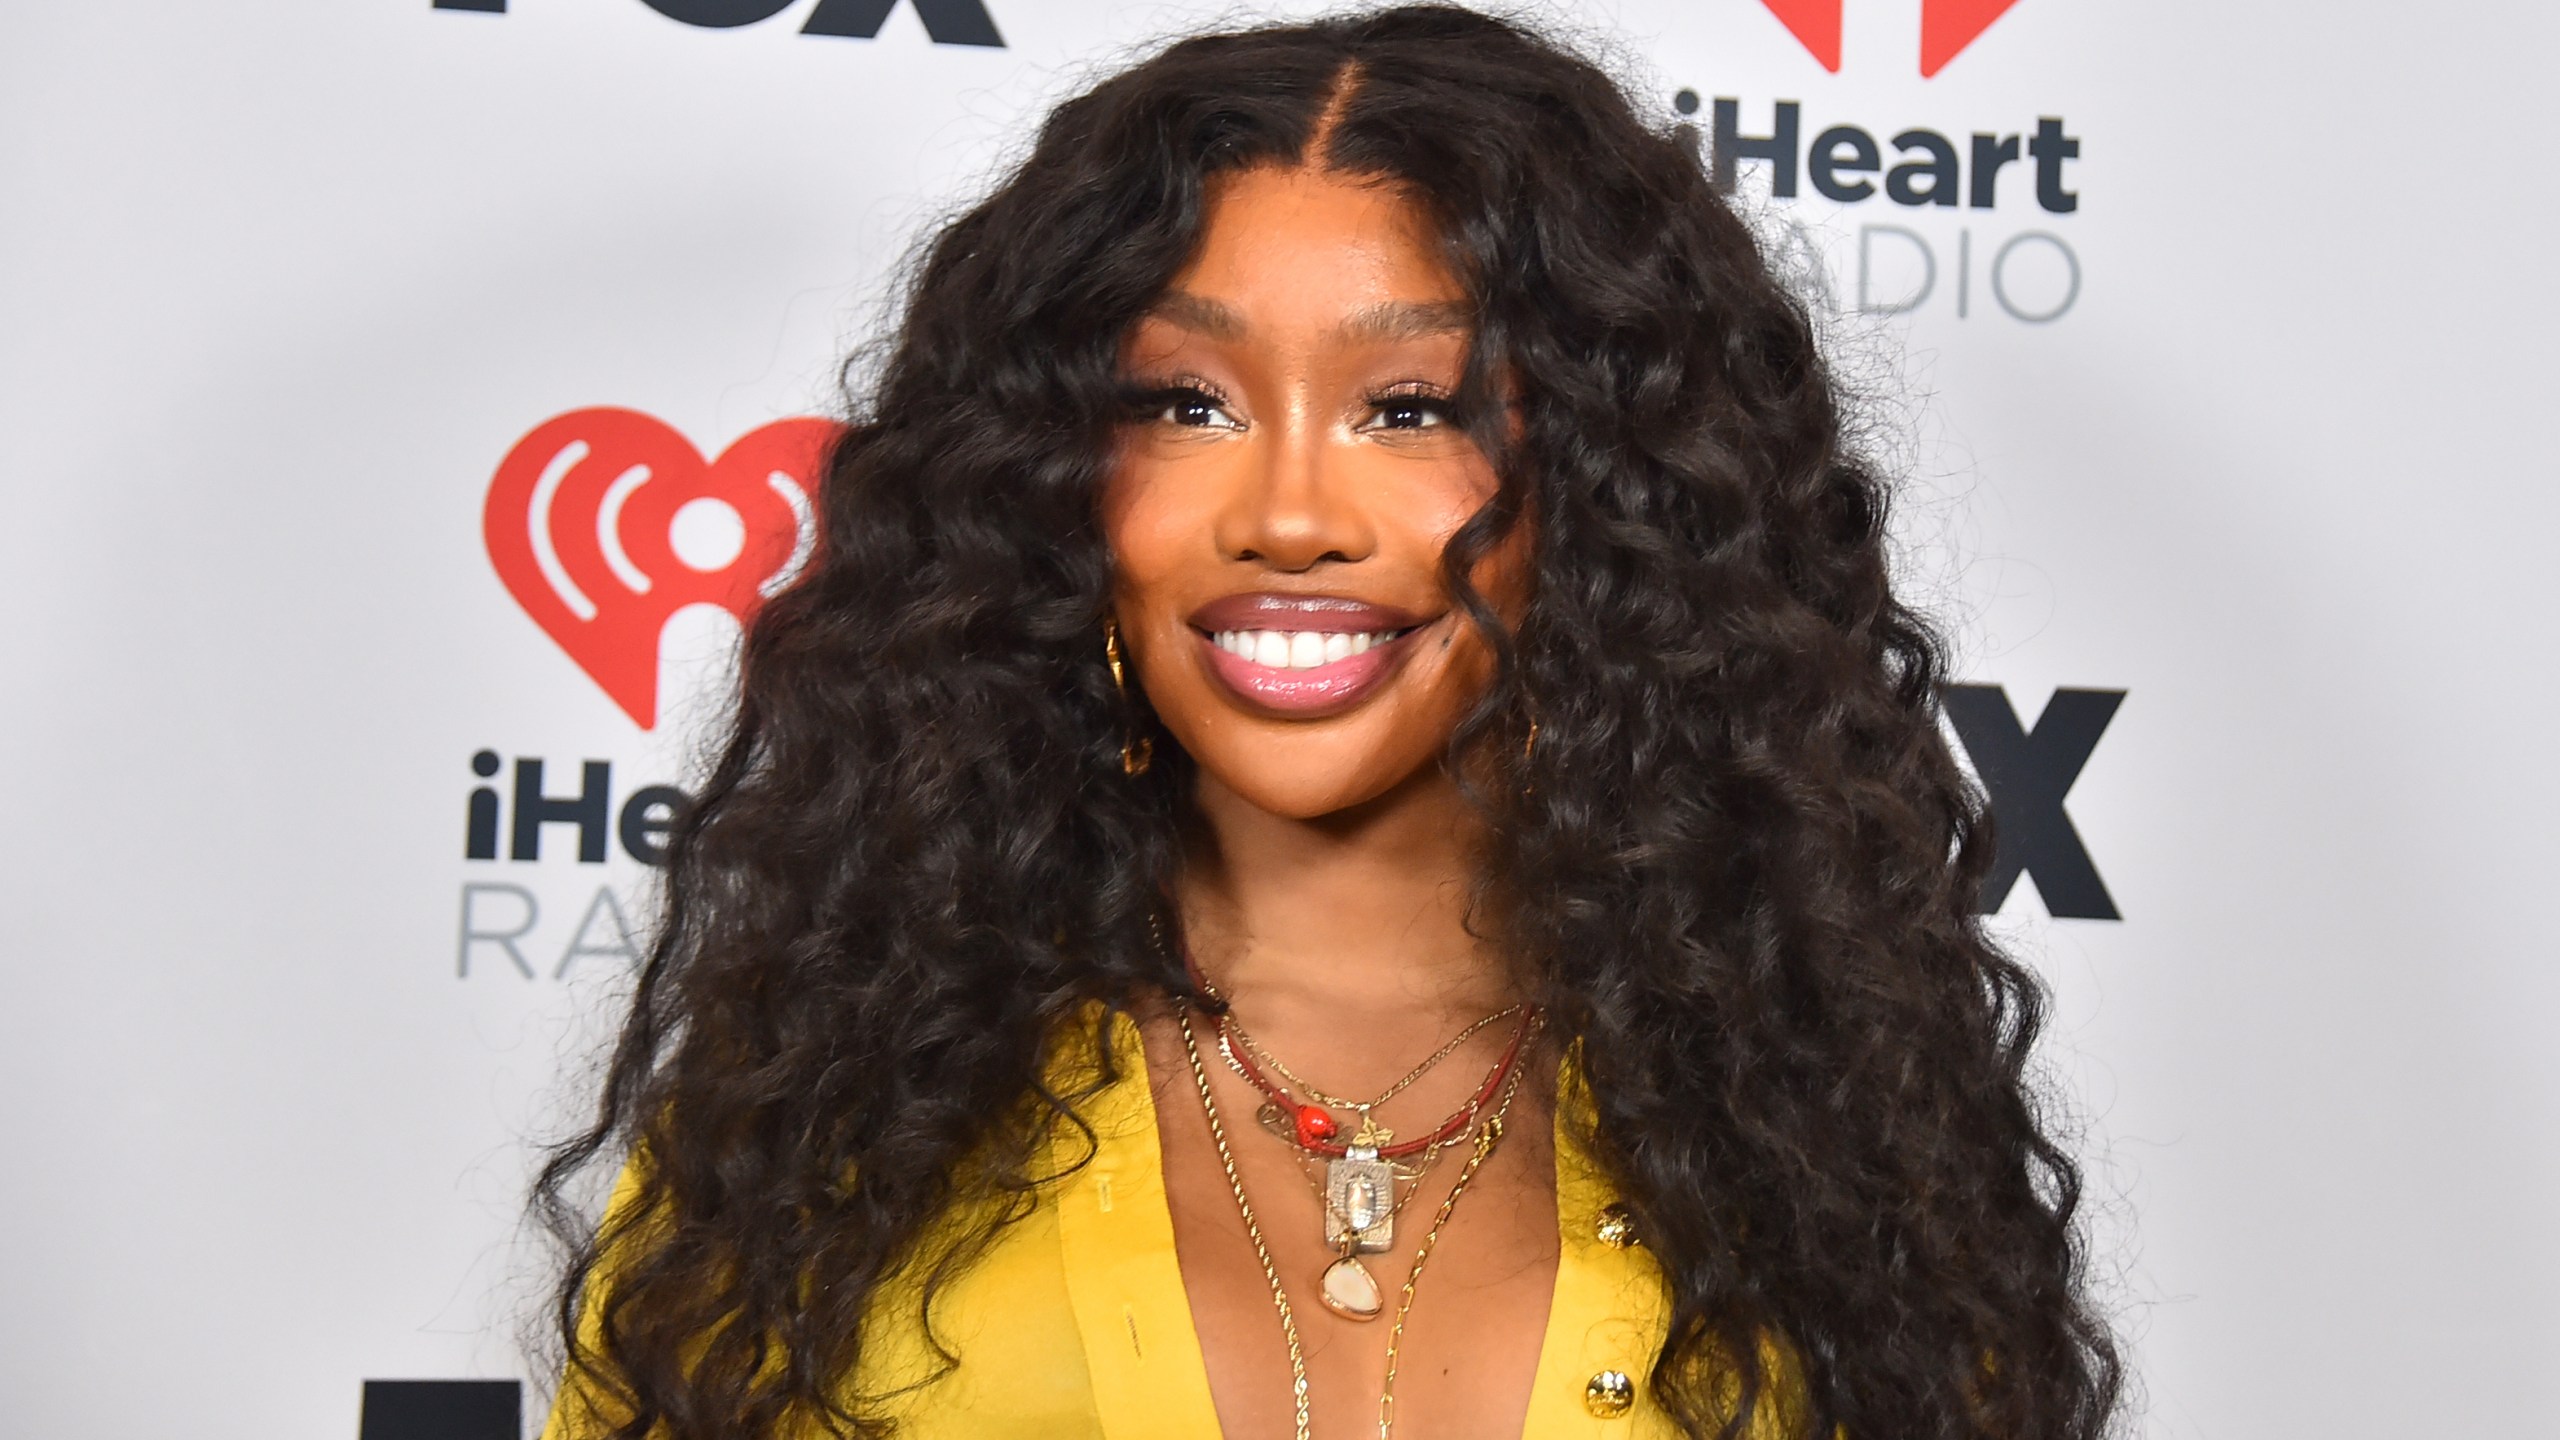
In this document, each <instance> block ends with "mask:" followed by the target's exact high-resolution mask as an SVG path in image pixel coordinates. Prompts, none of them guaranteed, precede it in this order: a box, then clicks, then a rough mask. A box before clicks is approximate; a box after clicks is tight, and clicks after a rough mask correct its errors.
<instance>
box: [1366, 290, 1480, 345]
mask: <svg viewBox="0 0 2560 1440" xmlns="http://www.w3.org/2000/svg"><path fill="white" fill-rule="evenodd" d="M1474 323H1475V311H1474V309H1473V308H1471V307H1470V306H1468V305H1467V304H1466V303H1465V302H1464V301H1459V300H1433V301H1423V302H1415V301H1410V300H1389V301H1382V302H1380V303H1379V304H1376V305H1363V306H1361V307H1360V308H1359V309H1358V310H1355V311H1353V312H1352V314H1351V318H1350V319H1348V320H1345V321H1344V322H1342V333H1344V334H1345V335H1348V336H1350V337H1352V338H1353V339H1356V340H1417V339H1420V338H1421V337H1423V336H1425V335H1445V334H1448V333H1449V332H1450V331H1453V330H1464V329H1466V328H1468V327H1469V326H1471V325H1473V324H1474Z"/></svg>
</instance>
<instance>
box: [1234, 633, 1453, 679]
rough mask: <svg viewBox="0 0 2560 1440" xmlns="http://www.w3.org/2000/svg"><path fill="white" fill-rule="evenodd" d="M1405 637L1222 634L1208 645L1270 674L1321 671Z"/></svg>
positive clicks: (1359, 634) (1382, 634)
mask: <svg viewBox="0 0 2560 1440" xmlns="http://www.w3.org/2000/svg"><path fill="white" fill-rule="evenodd" d="M1404 633H1405V632H1404V631H1402V630H1361V631H1356V632H1352V633H1348V634H1346V633H1344V632H1342V631H1339V630H1335V631H1329V632H1328V631H1317V630H1221V631H1218V632H1217V633H1216V634H1214V635H1211V636H1210V637H1209V643H1211V644H1213V645H1215V646H1217V647H1218V648H1219V649H1221V650H1224V651H1226V652H1227V653H1228V654H1230V655H1233V656H1236V657H1237V658H1239V659H1243V660H1250V661H1252V662H1253V663H1254V664H1256V665H1259V666H1261V667H1263V668H1264V669H1267V670H1321V669H1323V668H1324V667H1325V666H1327V665H1334V664H1338V663H1340V662H1342V661H1344V660H1348V659H1350V658H1351V657H1352V656H1354V655H1366V654H1368V653H1369V651H1370V649H1371V647H1373V646H1378V645H1384V644H1386V643H1387V642H1388V641H1390V640H1393V639H1395V638H1396V637H1397V636H1399V635H1402V634H1404Z"/></svg>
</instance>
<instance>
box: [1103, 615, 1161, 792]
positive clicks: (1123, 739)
mask: <svg viewBox="0 0 2560 1440" xmlns="http://www.w3.org/2000/svg"><path fill="white" fill-rule="evenodd" d="M1102 662H1103V663H1104V664H1106V665H1108V666H1110V667H1111V688H1112V690H1113V691H1115V692H1117V693H1118V695H1119V696H1120V713H1121V717H1122V718H1121V722H1120V724H1121V730H1120V773H1121V774H1123V775H1126V776H1129V777H1130V778H1131V779H1135V778H1137V777H1138V776H1140V775H1144V774H1146V773H1147V767H1148V766H1150V765H1152V764H1154V763H1155V759H1156V742H1155V740H1154V739H1153V738H1152V737H1150V736H1146V735H1138V734H1133V733H1131V731H1130V729H1129V722H1128V718H1127V717H1128V713H1129V677H1128V675H1127V673H1126V672H1125V671H1123V670H1122V668H1121V665H1120V622H1119V620H1118V619H1117V618H1116V617H1113V616H1109V615H1105V616H1104V617H1102Z"/></svg>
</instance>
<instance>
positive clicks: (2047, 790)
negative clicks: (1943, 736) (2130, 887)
mask: <svg viewBox="0 0 2560 1440" xmlns="http://www.w3.org/2000/svg"><path fill="white" fill-rule="evenodd" d="M2123 703H2124V692H2123V691H2121V690H2056V691H2054V692H2053V698H2052V699H2051V700H2048V701H2046V702H2045V707H2044V714H2043V715H2042V716H2041V717H2039V718H2038V719H2037V721H2036V728H2035V729H2034V730H2033V731H2032V732H2030V731H2029V730H2027V728H2026V727H2025V726H2023V725H2021V724H2019V723H2018V712H2017V711H2016V710H2014V709H2012V708H2011V707H2010V705H2009V693H2008V692H2007V691H2005V690H2003V689H2001V688H2000V687H1999V686H1997V685H1950V686H1948V687H1947V688H1946V707H1947V719H1948V720H1949V721H1951V722H1953V723H1954V725H1955V727H1956V738H1957V739H1958V740H1961V741H1963V742H1964V752H1965V754H1966V755H1968V756H1970V757H1972V760H1973V770H1974V773H1975V774H1977V775H1980V776H1981V777H1982V788H1983V789H1985V790H1987V791H1989V792H1990V796H1991V819H1992V833H1993V835H1994V837H1995V838H1996V839H1997V841H1998V843H1999V850H1998V853H1997V855H1996V856H1995V857H1994V859H1993V860H1992V863H1991V874H1990V875H1989V876H1987V877H1986V878H1985V879H1984V880H1983V882H1982V899H1981V902H1980V906H1979V908H1980V909H1981V911H1982V913H1983V914H1985V915H1990V914H1994V913H1996V912H1997V911H1998V910H1999V909H2000V907H2001V906H2002V905H2003V904H2005V903H2007V901H2008V899H2009V891H2010V890H2011V889H2012V888H2013V887H2014V886H2016V885H2017V883H2018V876H2019V875H2020V874H2021V873H2025V874H2030V875H2033V876H2035V877H2036V893H2037V894H2038V895H2041V896H2043V897H2044V908H2045V910H2046V911H2047V912H2048V913H2050V914H2051V915H2053V916H2054V917H2055V918H2057V919H2067V920H2120V919H2122V918H2124V917H2122V916H2120V915H2118V914H2117V913H2116V902H2115V901H2114V900H2113V899H2111V898H2109V897H2108V895H2107V887H2106V883H2105V882H2104V881H2101V880H2100V879H2099V878H2098V867H2097V866H2096V865H2095V864H2092V863H2091V862H2090V859H2089V849H2088V847H2087V846H2085V845H2083V844H2081V843H2080V832H2079V831H2077V830H2075V829H2073V828H2072V826H2071V817H2070V816H2069V815H2068V814H2066V813H2064V811H2063V808H2062V801H2063V797H2064V796H2066V795H2069V794H2070V793H2071V784H2072V782H2073V781H2075V780H2078V779H2079V778H2080V770H2081V767H2082V766H2085V765H2087V764H2088V763H2089V752H2090V751H2092V750H2095V749H2097V748H2098V737H2099V736H2101V735H2104V734H2105V733H2106V732H2107V722H2108V721H2109V720H2112V719H2114V718H2115V713H2116V707H2117V706H2118V705H2121V704H2123Z"/></svg>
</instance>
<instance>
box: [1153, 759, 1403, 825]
mask: <svg viewBox="0 0 2560 1440" xmlns="http://www.w3.org/2000/svg"><path fill="white" fill-rule="evenodd" d="M1192 758H1193V761H1194V762H1195V763H1196V764H1197V765H1198V766H1199V767H1200V770H1201V773H1202V776H1203V778H1205V779H1209V780H1213V781H1215V782H1216V783H1217V784H1218V785H1220V786H1221V787H1223V788H1225V789H1226V790H1227V791H1228V792H1229V793H1231V794H1233V795H1234V796H1235V797H1236V798H1237V799H1239V800H1242V801H1244V802H1245V803H1246V804H1248V805H1251V806H1252V807H1254V808H1255V809H1257V810H1260V811H1263V812H1264V813H1266V814H1270V815H1276V816H1278V817H1280V818H1281V819H1284V820H1321V819H1323V818H1324V817H1325V816H1328V815H1338V814H1341V813H1343V812H1344V811H1347V810H1356V809H1358V808H1360V807H1361V806H1363V805H1367V804H1369V803H1370V802H1372V801H1375V800H1378V799H1381V798H1383V797H1385V796H1387V795H1388V794H1391V793H1393V792H1394V791H1395V790H1397V789H1398V788H1400V787H1402V786H1403V785H1405V784H1407V783H1408V782H1410V781H1412V780H1413V779H1415V778H1417V777H1418V776H1420V775H1422V774H1424V773H1426V772H1434V773H1436V771H1437V769H1438V759H1439V757H1438V755H1437V754H1436V753H1434V754H1429V755H1423V756H1417V757H1413V758H1412V759H1411V760H1410V761H1409V762H1408V761H1403V760H1401V759H1399V760H1397V761H1391V762H1389V763H1383V764H1382V763H1380V757H1378V756H1375V755H1357V756H1344V757H1341V758H1339V759H1333V758H1332V757H1315V756H1303V755H1301V756H1291V755H1289V754H1287V753H1286V752H1285V751H1283V752H1281V753H1278V754H1273V753H1268V752H1265V753H1259V754H1256V755H1254V756H1252V757H1251V758H1250V759H1249V760H1246V759H1243V757H1229V756H1218V755H1201V754H1199V753H1198V752H1196V751H1195V752H1193V756H1192ZM1228 760H1241V761H1242V763H1233V764H1230V763H1223V762H1226V761H1228Z"/></svg>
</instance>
